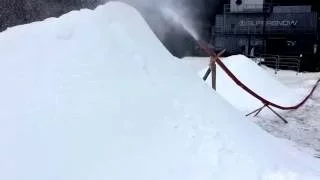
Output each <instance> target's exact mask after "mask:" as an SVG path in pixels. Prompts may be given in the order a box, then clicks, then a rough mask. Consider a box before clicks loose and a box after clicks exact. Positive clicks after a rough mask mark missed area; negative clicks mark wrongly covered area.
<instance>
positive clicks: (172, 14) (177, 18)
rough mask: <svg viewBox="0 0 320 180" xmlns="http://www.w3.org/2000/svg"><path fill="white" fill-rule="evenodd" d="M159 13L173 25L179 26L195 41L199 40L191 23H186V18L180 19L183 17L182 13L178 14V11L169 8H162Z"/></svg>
mask: <svg viewBox="0 0 320 180" xmlns="http://www.w3.org/2000/svg"><path fill="white" fill-rule="evenodd" d="M161 12H162V13H163V15H164V16H165V17H166V18H167V19H169V20H171V21H172V22H173V23H174V24H176V25H181V26H182V27H183V28H184V29H185V30H186V31H187V32H188V33H189V34H190V35H191V36H192V37H193V38H194V39H195V40H199V35H198V34H197V32H196V31H195V29H194V28H193V26H192V25H191V23H190V22H188V20H187V19H186V18H182V17H185V16H184V15H183V14H184V13H183V12H180V13H179V11H178V12H177V11H175V10H174V9H172V8H170V7H162V8H161Z"/></svg>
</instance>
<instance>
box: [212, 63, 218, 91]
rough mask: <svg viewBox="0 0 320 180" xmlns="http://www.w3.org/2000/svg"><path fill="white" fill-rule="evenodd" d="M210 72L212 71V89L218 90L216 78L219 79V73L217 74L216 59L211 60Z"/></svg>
mask: <svg viewBox="0 0 320 180" xmlns="http://www.w3.org/2000/svg"><path fill="white" fill-rule="evenodd" d="M210 70H211V79H212V80H211V82H212V89H214V90H216V86H217V84H216V77H217V72H216V61H215V58H214V57H211V58H210Z"/></svg>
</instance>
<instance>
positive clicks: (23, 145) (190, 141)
mask: <svg viewBox="0 0 320 180" xmlns="http://www.w3.org/2000/svg"><path fill="white" fill-rule="evenodd" d="M0 46H1V47H0V52H1V59H2V61H1V66H0V72H1V76H0V82H1V90H0V98H1V101H0V107H1V108H0V179H5V180H22V179H23V180H43V179H45V180H51V179H52V180H57V179H59V180H70V179H77V180H81V179H90V180H93V179H94V180H98V179H112V180H124V179H134V180H150V179H153V180H157V179H159V180H160V179H161V180H163V179H166V180H177V179H181V180H182V179H183V180H200V179H201V180H212V179H221V180H222V179H227V180H233V179H234V180H239V179H246V180H257V179H259V180H260V179H261V180H269V179H270V180H271V179H285V180H287V179H288V180H289V179H290V180H296V179H303V180H306V179H307V180H309V179H319V178H320V163H319V160H317V159H314V158H310V157H309V156H308V155H306V154H304V153H302V152H300V151H298V150H296V149H295V148H294V147H292V146H291V145H290V144H288V143H285V142H284V141H282V140H280V139H277V138H274V137H273V136H271V135H269V134H268V133H267V132H265V131H263V130H261V129H260V128H259V127H257V126H256V125H255V124H254V123H253V122H250V119H245V118H243V116H242V115H241V113H240V112H238V111H237V110H236V109H235V108H233V107H232V106H231V105H230V104H229V103H227V102H226V101H225V100H223V99H222V98H221V97H220V96H219V95H217V94H215V93H213V92H212V90H211V89H210V88H208V87H207V86H206V85H205V84H204V83H202V81H201V79H199V78H198V77H197V76H196V73H194V72H193V71H192V70H191V69H189V68H188V67H187V66H186V65H185V64H183V63H181V62H180V61H179V60H177V59H176V58H174V57H173V56H172V55H171V54H169V52H168V51H167V50H166V49H165V48H164V47H163V45H162V44H161V43H160V41H159V40H158V39H157V38H156V36H155V35H154V34H153V33H152V32H151V30H150V29H149V27H148V26H147V25H146V23H145V22H144V20H143V19H142V17H141V16H140V15H139V13H138V12H137V11H136V10H134V9H133V8H131V7H130V6H128V5H125V4H122V3H119V2H111V3H108V4H106V5H104V6H100V7H99V8H97V9H96V10H94V11H90V10H81V11H80V12H78V11H75V12H71V13H68V14H66V15H64V16H62V17H60V18H58V19H56V18H50V19H47V20H45V21H43V22H37V23H32V24H29V25H24V26H18V27H14V28H11V29H9V30H7V31H5V32H4V33H1V34H0Z"/></svg>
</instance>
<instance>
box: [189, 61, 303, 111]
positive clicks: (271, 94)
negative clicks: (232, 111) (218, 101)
mask: <svg viewBox="0 0 320 180" xmlns="http://www.w3.org/2000/svg"><path fill="white" fill-rule="evenodd" d="M185 60H186V61H195V62H189V63H192V64H190V65H192V66H196V67H197V68H198V69H199V67H200V66H201V70H200V69H199V70H200V72H199V75H200V76H201V77H203V75H204V74H205V72H206V71H207V68H208V61H209V58H206V59H204V58H197V59H192V58H186V59H185ZM201 61H202V62H201ZM222 61H223V63H224V64H225V65H226V66H227V67H228V68H229V69H230V70H231V72H232V73H234V74H235V75H236V77H237V78H238V79H239V80H240V81H241V82H243V83H244V84H245V85H246V86H248V87H249V88H250V89H252V90H253V91H254V92H256V93H257V94H259V95H260V96H262V97H264V98H265V99H267V100H269V101H271V102H274V103H276V104H279V105H282V106H292V105H296V104H298V103H299V102H300V101H301V100H302V98H303V96H301V93H298V92H296V91H294V90H292V89H289V88H288V87H286V86H285V85H283V84H282V83H281V82H280V81H279V80H277V79H276V77H275V76H273V75H272V74H270V73H268V72H267V71H265V70H264V69H263V68H261V67H260V66H258V65H257V64H256V63H255V62H253V61H252V60H251V59H249V58H247V57H246V56H243V55H234V56H229V57H227V58H222ZM204 62H206V64H204ZM207 84H208V85H210V87H211V74H210V76H209V77H208V80H207ZM217 92H218V93H219V94H220V95H221V96H223V97H224V99H226V100H227V101H228V102H230V103H231V104H232V105H233V106H234V107H236V108H237V109H239V110H241V111H245V112H249V111H252V110H254V109H256V108H259V107H261V106H262V105H263V104H262V103H261V102H260V101H259V100H257V99H256V98H254V97H253V96H251V95H250V94H248V93H247V92H246V91H244V90H243V89H242V88H241V87H239V86H238V85H237V84H235V83H234V81H233V80H232V79H231V78H230V77H229V76H228V75H227V74H226V73H225V72H224V71H223V70H222V69H221V68H220V67H219V66H217Z"/></svg>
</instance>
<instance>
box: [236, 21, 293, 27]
mask: <svg viewBox="0 0 320 180" xmlns="http://www.w3.org/2000/svg"><path fill="white" fill-rule="evenodd" d="M264 23H265V25H266V26H296V25H297V24H298V21H297V20H283V21H260V20H258V21H252V20H241V21H240V22H239V25H240V26H263V25H264Z"/></svg>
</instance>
